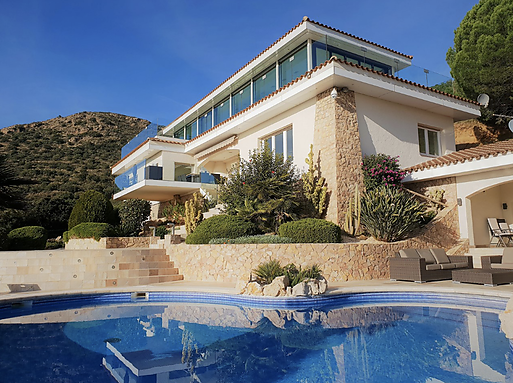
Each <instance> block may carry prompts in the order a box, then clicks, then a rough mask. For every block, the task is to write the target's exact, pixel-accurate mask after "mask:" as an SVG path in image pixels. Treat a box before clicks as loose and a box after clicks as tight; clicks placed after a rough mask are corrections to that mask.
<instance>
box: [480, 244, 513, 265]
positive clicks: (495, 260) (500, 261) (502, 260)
mask: <svg viewBox="0 0 513 383" xmlns="http://www.w3.org/2000/svg"><path fill="white" fill-rule="evenodd" d="M481 267H482V268H483V269H510V270H513V248H505V249H504V251H503V253H502V255H487V256H484V257H481Z"/></svg>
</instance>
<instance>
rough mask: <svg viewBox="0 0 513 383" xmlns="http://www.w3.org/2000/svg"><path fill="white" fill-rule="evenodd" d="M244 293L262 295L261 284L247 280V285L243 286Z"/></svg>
mask: <svg viewBox="0 0 513 383" xmlns="http://www.w3.org/2000/svg"><path fill="white" fill-rule="evenodd" d="M244 294H247V295H259V296H262V295H264V292H263V289H262V286H261V285H260V283H258V282H249V283H248V285H247V286H246V288H245V292H244Z"/></svg>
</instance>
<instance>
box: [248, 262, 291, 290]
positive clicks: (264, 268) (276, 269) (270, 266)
mask: <svg viewBox="0 0 513 383" xmlns="http://www.w3.org/2000/svg"><path fill="white" fill-rule="evenodd" d="M253 272H254V273H255V275H256V277H257V281H258V282H259V283H265V284H268V283H271V282H272V281H273V280H274V278H276V277H279V276H282V275H284V271H283V268H282V267H281V265H280V262H279V261H277V260H276V259H270V260H269V262H264V263H261V264H260V265H258V267H257V268H256V269H254V270H253Z"/></svg>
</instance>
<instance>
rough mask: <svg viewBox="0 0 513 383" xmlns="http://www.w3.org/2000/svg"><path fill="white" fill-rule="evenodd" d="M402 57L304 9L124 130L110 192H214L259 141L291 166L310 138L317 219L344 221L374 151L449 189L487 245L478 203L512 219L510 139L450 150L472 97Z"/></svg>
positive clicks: (468, 227)
mask: <svg viewBox="0 0 513 383" xmlns="http://www.w3.org/2000/svg"><path fill="white" fill-rule="evenodd" d="M411 61H412V56H408V55H405V54H403V53H400V52H397V51H394V50H392V49H389V48H386V47H383V46H381V45H378V44H375V43H372V42H370V41H367V40H364V39H362V38H359V37H356V36H353V35H350V34H348V33H345V32H342V31H340V30H337V29H335V28H332V27H329V26H326V25H323V24H320V23H318V22H315V21H312V20H310V19H308V18H307V17H305V18H303V20H302V21H301V22H300V23H299V24H297V25H296V26H294V27H293V28H292V29H291V30H290V31H288V32H287V33H286V34H285V35H283V36H282V37H281V38H279V39H278V40H277V41H275V42H274V43H273V44H271V45H270V46H269V47H268V48H267V49H266V50H264V51H263V52H261V53H260V54H258V55H257V56H256V57H255V58H253V59H252V60H251V61H249V62H248V63H247V64H246V65H244V66H243V67H242V68H241V69H239V70H238V71H237V72H236V73H234V74H233V75H231V76H230V77H229V78H228V79H227V80H225V81H224V82H222V83H221V84H220V85H219V86H218V87H217V88H215V89H214V90H213V91H211V92H210V93H209V94H207V95H206V96H205V97H203V98H202V99H201V100H199V101H198V102H197V103H196V104H195V105H193V106H192V107H191V108H190V109H188V110H186V111H185V112H184V113H183V114H182V115H181V116H179V117H177V118H176V119H175V120H174V121H173V122H172V123H171V124H169V125H168V126H166V127H164V128H163V129H162V130H157V126H155V125H150V126H149V127H148V128H147V129H146V130H145V131H143V132H141V134H140V135H139V136H137V137H136V138H134V140H132V141H131V142H130V143H129V144H128V145H127V146H126V147H125V148H124V149H123V152H122V158H121V160H120V161H119V162H118V163H116V164H115V165H114V166H113V167H112V173H113V174H114V175H116V176H117V178H116V184H117V185H118V187H119V188H120V189H121V190H120V191H119V192H118V193H116V194H115V195H114V199H117V200H123V199H129V198H142V199H146V200H150V201H153V203H154V214H155V215H156V214H158V211H159V206H160V205H163V203H165V202H166V201H170V200H172V199H174V198H176V196H180V198H182V199H187V198H188V196H190V195H192V194H193V193H194V192H196V191H200V190H201V191H203V192H206V193H210V194H215V192H216V185H215V184H216V182H217V180H219V177H220V176H224V175H226V174H227V173H228V171H229V169H230V168H231V166H232V165H233V164H234V163H236V162H237V161H238V158H239V156H240V157H243V158H247V157H248V154H249V152H250V151H251V150H253V149H256V148H258V147H260V146H261V145H262V143H263V142H267V143H269V145H270V147H271V148H272V149H273V150H275V152H276V153H282V154H283V155H284V156H286V157H292V158H293V161H294V163H295V164H296V165H297V166H298V167H299V168H300V169H304V168H305V163H304V159H305V158H306V157H307V155H308V152H309V150H310V144H313V145H314V146H313V147H314V154H315V158H316V160H318V163H319V164H320V169H321V172H322V175H323V176H324V177H325V178H326V181H327V185H328V188H329V190H330V192H331V197H330V204H329V208H328V212H327V219H329V220H331V221H334V222H337V223H341V222H342V221H343V219H344V213H345V211H346V206H347V205H346V204H347V201H348V197H349V196H350V195H352V192H353V190H354V187H355V185H357V184H362V179H363V176H362V173H361V170H360V163H361V160H362V157H363V156H364V155H369V154H376V153H385V154H389V155H391V156H400V163H401V165H402V166H403V167H406V168H411V169H412V170H414V171H413V173H412V174H411V175H410V176H409V178H408V179H407V180H406V181H408V182H416V183H419V182H421V183H423V184H425V185H428V186H429V185H446V186H447V187H448V188H449V189H451V188H452V189H454V193H456V194H457V195H451V192H450V191H449V192H448V191H446V195H447V196H448V197H447V199H448V203H449V202H452V203H453V204H454V206H456V205H458V214H459V223H458V224H459V232H460V237H461V238H469V241H470V245H471V246H479V245H487V244H488V243H489V237H488V231H487V228H486V216H487V215H490V214H491V215H493V216H496V217H497V218H506V219H508V218H509V221H510V222H511V223H513V213H512V212H511V210H512V209H513V200H512V199H513V193H511V189H513V188H512V187H511V186H508V185H505V184H504V183H506V182H510V183H511V181H513V172H512V169H513V165H512V163H513V161H512V158H511V157H513V155H512V154H511V149H513V145H511V144H510V148H509V149H508V150H506V151H505V152H504V151H503V152H500V151H499V152H497V156H495V157H493V153H491V152H490V153H491V154H492V157H490V156H489V155H488V154H486V153H484V154H482V153H483V151H482V150H481V152H480V153H481V154H482V155H481V156H479V155H474V154H475V153H474V154H472V153H471V154H469V155H468V156H467V157H465V156H463V157H461V156H459V157H458V153H460V152H457V153H454V152H455V149H456V148H455V139H454V126H453V124H454V122H455V121H459V120H466V119H470V118H475V117H478V116H479V115H480V111H479V110H480V107H479V105H478V104H477V103H476V102H473V101H470V100H466V99H462V98H460V97H456V96H453V95H450V94H446V93H443V92H440V91H438V90H435V89H432V88H430V87H428V86H426V85H427V84H426V85H422V84H421V83H420V82H421V81H416V82H412V81H409V80H406V79H405V78H403V77H402V73H403V72H404V71H405V70H407V69H409V68H410V67H411V65H412V62H411ZM428 73H429V71H427V70H424V72H423V73H422V75H423V76H425V77H427V75H428ZM471 150H472V149H471ZM474 150H478V149H474ZM485 152H486V150H485ZM438 159H441V160H440V161H437V160H438ZM511 185H513V183H511ZM417 186H418V185H417ZM490 187H493V188H492V189H491V190H489V189H490ZM485 190H486V193H487V194H486V195H485V194H484V191H485ZM454 193H453V194H454ZM492 200H493V201H495V202H494V203H495V204H497V206H495V205H494V207H493V209H492V208H491V207H489V203H490V202H491V201H492ZM499 202H500V203H499ZM503 203H505V204H507V205H509V206H510V208H509V209H510V210H509V213H508V210H507V209H503V207H502V206H503V205H502V204H503ZM506 213H508V214H509V215H508V214H506ZM510 216H511V217H510Z"/></svg>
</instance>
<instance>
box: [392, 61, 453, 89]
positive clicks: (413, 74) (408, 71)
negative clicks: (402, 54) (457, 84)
mask: <svg viewBox="0 0 513 383" xmlns="http://www.w3.org/2000/svg"><path fill="white" fill-rule="evenodd" d="M395 76H396V77H400V78H402V79H404V80H408V81H412V82H415V83H417V84H420V85H424V86H428V87H434V86H436V87H437V88H439V87H442V86H443V87H444V88H447V89H448V90H451V91H453V89H452V78H451V77H447V76H445V75H443V74H440V73H437V72H433V71H432V70H429V69H425V68H421V67H418V66H415V65H411V66H409V67H406V68H404V69H401V70H400V71H397V72H395ZM442 84H443V85H442ZM439 90H442V89H439ZM445 91H446V92H447V90H445Z"/></svg>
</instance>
